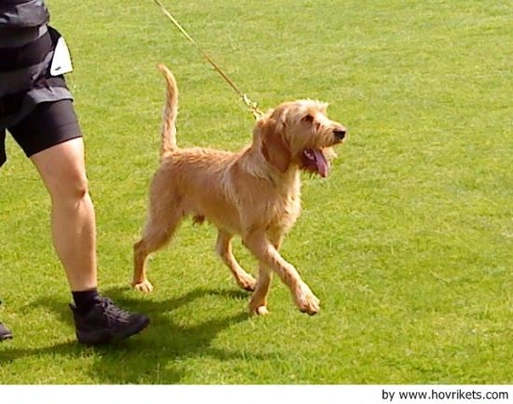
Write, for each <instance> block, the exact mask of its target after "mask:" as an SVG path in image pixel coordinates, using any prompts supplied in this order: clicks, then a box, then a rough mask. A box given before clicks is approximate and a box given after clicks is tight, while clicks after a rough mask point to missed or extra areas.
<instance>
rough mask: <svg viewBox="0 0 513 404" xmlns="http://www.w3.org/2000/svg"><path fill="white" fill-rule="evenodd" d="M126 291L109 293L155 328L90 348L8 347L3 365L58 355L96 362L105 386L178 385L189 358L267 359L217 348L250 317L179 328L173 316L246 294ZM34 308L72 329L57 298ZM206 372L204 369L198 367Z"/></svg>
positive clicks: (0, 355) (96, 374)
mask: <svg viewBox="0 0 513 404" xmlns="http://www.w3.org/2000/svg"><path fill="white" fill-rule="evenodd" d="M124 291H125V289H121V288H117V289H109V290H106V291H103V293H104V294H105V295H106V296H109V297H111V298H112V299H113V300H114V301H115V302H116V303H117V304H119V305H120V306H121V307H123V308H126V309H128V310H131V311H138V312H142V313H146V314H148V315H149V316H150V320H151V323H150V326H149V327H148V328H147V329H146V330H144V331H143V332H142V333H141V334H140V335H136V336H134V337H132V338H130V339H128V340H125V341H119V342H116V343H113V344H110V345H105V346H98V347H87V346H83V345H80V344H78V343H77V342H75V341H74V340H73V341H70V342H67V343H61V344H57V345H52V346H48V347H44V348H32V349H19V348H15V349H6V350H3V351H1V352H0V362H2V363H6V362H9V361H14V360H17V359H21V358H24V357H30V356H39V357H41V356H48V360H49V361H51V360H52V358H53V357H55V356H56V355H58V356H64V357H69V358H71V359H75V358H76V359H79V358H87V357H91V358H93V363H94V364H93V366H92V367H91V368H90V369H88V371H89V372H90V378H91V379H92V380H94V382H93V383H99V384H125V383H144V384H174V383H179V382H180V381H181V379H182V378H183V376H184V373H185V370H184V369H183V368H182V365H181V363H182V362H183V360H184V359H187V358H191V357H193V358H199V359H202V358H211V359H214V360H217V361H229V360H237V359H248V358H252V359H263V358H261V357H259V356H256V355H254V354H252V353H249V352H244V351H241V350H225V349H217V348H214V347H212V346H211V345H212V341H213V340H214V339H215V338H216V336H217V335H218V334H219V333H220V332H222V331H223V330H225V329H228V328H229V327H231V326H233V325H235V324H238V323H241V322H244V321H248V318H249V317H248V314H247V313H245V312H244V313H239V314H236V315H232V316H228V317H224V318H214V319H212V320H208V321H205V322H203V323H200V324H196V325H192V326H187V325H181V324H176V323H175V322H173V320H172V318H171V317H170V316H169V312H171V311H173V310H175V309H177V308H179V307H181V306H184V305H187V304H189V303H191V302H193V301H194V300H196V299H200V298H202V297H204V296H212V295H218V296H221V297H224V298H226V297H228V298H236V299H246V298H247V294H246V293H243V292H240V291H227V290H224V291H219V290H210V289H195V290H193V291H191V292H189V293H187V294H185V295H183V296H181V297H178V298H174V299H168V300H164V301H161V302H154V301H149V300H147V301H146V300H140V299H135V298H132V297H127V295H126V293H124ZM33 305H36V306H39V307H41V306H42V307H45V308H47V309H49V310H51V311H53V312H55V313H57V314H58V315H59V316H60V317H61V320H62V321H63V322H65V323H68V324H70V326H73V325H72V318H71V314H70V312H69V309H68V308H67V307H66V305H63V304H62V301H57V300H55V299H53V298H52V297H45V298H41V299H39V300H37V301H36V302H34V303H33ZM198 371H201V369H198Z"/></svg>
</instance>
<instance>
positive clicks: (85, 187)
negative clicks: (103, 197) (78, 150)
mask: <svg viewBox="0 0 513 404" xmlns="http://www.w3.org/2000/svg"><path fill="white" fill-rule="evenodd" d="M50 194H51V197H52V199H53V200H54V201H61V202H72V203H75V202H80V201H81V200H83V199H84V198H87V197H89V182H88V180H87V177H86V175H85V173H83V172H81V171H70V172H67V173H66V174H65V175H63V176H62V177H61V178H60V181H59V182H58V184H56V185H55V186H54V187H53V189H50Z"/></svg>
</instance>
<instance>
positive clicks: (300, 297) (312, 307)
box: [295, 287, 321, 316]
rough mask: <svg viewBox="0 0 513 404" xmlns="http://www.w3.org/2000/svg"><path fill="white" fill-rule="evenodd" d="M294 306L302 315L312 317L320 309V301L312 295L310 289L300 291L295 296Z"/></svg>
mask: <svg viewBox="0 0 513 404" xmlns="http://www.w3.org/2000/svg"><path fill="white" fill-rule="evenodd" d="M295 300H296V305H297V307H298V308H299V311H301V312H302V313H306V314H309V315H310V316H313V315H314V314H317V313H318V312H319V310H320V309H321V306H320V305H321V301H320V300H319V299H318V298H317V297H316V296H315V295H314V294H313V293H312V291H311V290H310V288H308V287H306V289H303V290H301V291H300V292H298V293H297V295H296V296H295Z"/></svg>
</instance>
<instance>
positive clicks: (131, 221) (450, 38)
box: [0, 0, 513, 384]
mask: <svg viewBox="0 0 513 404" xmlns="http://www.w3.org/2000/svg"><path fill="white" fill-rule="evenodd" d="M175 3H176V4H175ZM164 4H166V6H167V7H169V8H170V10H171V11H172V12H173V13H174V15H175V16H176V17H177V18H178V19H179V20H180V21H181V22H182V24H183V25H184V26H185V27H186V28H187V29H188V30H189V31H190V33H191V34H192V35H193V36H194V38H195V39H196V40H197V41H198V42H199V43H200V44H202V46H203V47H204V48H205V49H206V50H207V51H208V52H209V53H211V54H212V55H213V56H214V59H215V60H216V61H217V62H218V63H219V64H220V65H221V66H223V68H224V69H225V70H226V72H227V73H228V74H229V75H230V77H231V78H232V79H233V80H234V81H235V82H236V83H237V85H238V86H240V87H241V88H242V89H243V90H244V91H246V92H247V93H248V95H249V96H250V97H251V98H252V99H254V100H257V101H259V102H260V104H261V107H262V108H264V109H265V108H267V107H271V106H273V105H275V104H277V103H278V102H280V101H283V100H288V99H295V98H302V97H310V98H319V99H322V100H325V101H328V102H330V103H331V107H330V115H331V116H332V117H333V118H335V119H337V120H339V121H341V122H343V123H344V124H346V125H347V126H348V127H349V129H350V132H351V135H350V141H349V142H348V143H347V144H346V145H344V146H343V147H342V148H340V149H339V155H340V158H339V159H338V160H337V161H336V163H335V166H334V168H333V170H332V173H331V176H330V178H328V179H327V180H322V179H319V178H309V177H308V176H305V177H304V179H303V206H304V211H303V215H302V216H301V218H300V220H299V222H298V223H297V225H296V227H295V228H294V230H293V231H292V233H291V235H290V237H289V238H288V239H287V240H286V243H285V245H284V247H283V255H284V256H285V257H286V258H287V259H288V260H289V261H291V262H292V263H294V264H295V265H296V266H297V267H298V268H299V270H300V271H301V273H302V275H303V277H304V279H305V280H306V281H307V282H308V283H309V284H310V285H311V287H312V289H313V290H314V291H315V292H316V293H317V294H318V295H319V297H320V298H321V300H322V312H321V314H319V315H318V316H315V317H312V318H310V317H307V316H305V315H302V314H300V313H299V312H298V311H297V310H296V309H295V308H294V307H293V304H292V301H291V298H290V296H289V293H288V291H287V290H286V288H285V287H284V286H283V285H282V284H281V283H280V282H278V281H275V282H274V284H273V288H272V290H271V296H270V309H271V311H272V313H271V315H269V316H268V317H265V318H249V317H248V316H247V314H246V304H247V301H248V295H247V294H245V293H243V292H239V291H238V290H237V288H236V286H235V284H234V282H233V280H232V279H231V278H230V275H229V273H228V271H227V270H226V269H225V268H224V267H223V265H222V264H221V263H220V261H219V260H218V259H217V258H216V257H215V254H214V253H213V243H214V240H215V231H214V230H213V229H212V228H210V227H208V226H205V227H200V228H198V227H194V228H193V227H192V225H190V224H185V225H184V226H183V227H182V229H181V231H180V232H179V234H178V236H177V238H176V241H175V242H174V243H173V245H172V247H171V248H168V249H166V250H164V251H163V252H161V253H159V254H158V255H156V256H155V257H154V259H153V260H152V263H151V267H150V273H149V276H150V279H151V280H152V281H153V282H154V285H155V286H156V289H155V291H154V293H153V294H151V295H141V294H138V293H136V292H135V291H132V290H130V289H129V288H128V284H129V279H130V275H131V265H132V264H131V254H132V252H131V245H132V243H133V242H134V241H135V240H136V238H137V237H138V235H139V232H140V229H141V226H142V224H143V222H144V218H145V210H146V191H147V187H148V183H149V179H150V177H151V175H152V173H153V172H154V169H155V168H156V165H157V153H158V152H157V150H158V141H159V139H158V129H159V125H160V111H161V106H162V101H163V81H162V78H161V77H160V75H159V74H158V72H157V70H156V69H155V65H156V63H158V62H165V63H166V64H168V65H169V66H170V67H171V68H172V69H173V71H174V73H175V75H176V76H177V79H178V82H179V86H180V88H181V100H180V103H181V115H180V122H179V124H180V127H179V142H180V144H181V145H183V146H190V145H203V146H215V147H219V148H224V149H229V150H236V149H238V148H239V147H241V146H242V145H244V144H245V143H246V142H247V141H248V140H249V136H250V130H251V126H252V118H251V116H250V115H249V114H248V113H246V111H245V109H244V105H243V104H242V103H240V102H239V100H238V99H237V97H236V96H234V94H233V93H232V91H231V89H230V88H229V87H228V86H227V85H226V84H225V83H224V82H223V81H222V80H221V79H219V77H218V76H217V75H216V73H215V72H213V71H212V68H211V67H210V66H209V65H207V64H206V63H205V62H204V61H203V60H202V58H201V56H200V55H199V54H198V52H197V51H196V50H195V49H194V48H193V47H192V46H191V45H190V44H189V43H188V42H186V40H185V39H184V38H182V37H181V36H180V34H179V33H178V31H176V29H175V28H174V27H173V26H172V25H171V24H170V23H169V22H168V21H167V20H166V19H165V17H164V16H163V15H162V14H161V12H160V10H159V9H158V8H157V7H155V6H154V5H153V3H152V2H151V1H145V2H141V1H135V0H128V1H124V2H114V1H111V0H107V1H102V2H100V1H92V2H87V3H81V2H75V1H71V0H50V1H49V7H50V9H51V11H52V15H53V17H52V18H53V19H52V21H53V24H54V25H55V26H56V27H58V28H59V29H60V30H61V31H62V32H63V33H64V34H65V35H66V38H67V42H68V43H69V44H70V46H71V49H72V55H73V57H74V62H75V72H74V73H73V74H71V75H70V76H69V78H68V81H69V85H70V87H71V88H72V90H73V93H74V95H75V97H76V107H77V110H78V113H79V115H80V119H81V124H82V127H83V130H84V133H85V136H86V143H87V160H88V172H89V178H90V182H91V191H92V195H93V198H94V201H95V205H96V209H97V216H98V232H99V234H98V238H99V240H98V243H99V247H98V250H99V251H98V253H99V262H100V284H101V290H102V291H103V292H104V293H105V294H107V295H109V296H111V297H113V298H114V299H115V300H116V301H118V302H119V303H121V304H123V305H124V306H126V307H129V308H131V309H134V310H140V311H144V312H146V313H148V314H149V315H150V316H151V319H152V325H151V327H150V328H149V329H148V330H146V332H145V333H144V334H142V335H140V336H137V337H135V338H133V339H132V340H130V341H127V342H125V343H123V344H120V345H118V346H114V347H105V348H84V347H81V346H79V345H77V344H76V343H75V341H74V338H73V328H72V324H71V322H70V320H71V319H70V313H69V311H68V308H67V307H66V304H67V302H68V301H69V299H70V297H69V292H68V289H67V285H66V283H65V277H64V275H63V271H62V269H61V267H60V265H59V263H58V262H57V260H56V258H55V255H54V253H53V251H52V247H51V240H50V237H49V230H48V215H47V212H48V209H49V200H48V197H47V195H46V193H45V190H44V189H43V187H42V185H41V183H40V181H39V179H38V178H37V175H36V173H35V171H34V169H33V168H32V167H31V165H30V162H29V161H27V160H26V159H25V158H24V157H23V156H22V153H21V152H20V150H19V149H18V148H17V147H16V146H15V145H14V144H13V142H12V141H11V140H10V139H9V143H8V153H9V162H8V164H7V165H6V166H4V167H3V168H2V170H1V174H0V176H1V177H0V187H1V189H2V192H1V193H0V206H1V207H2V208H1V210H0V240H2V248H1V249H0V263H1V268H2V283H1V293H2V294H1V296H2V298H3V300H4V301H5V302H6V305H5V308H4V309H2V311H1V312H0V318H1V319H2V321H4V322H5V323H7V324H8V325H9V326H10V327H11V328H12V329H13V330H14V332H15V333H16V338H15V339H14V340H13V341H12V342H9V343H5V344H3V345H1V346H0V362H1V366H0V382H1V383H5V384H12V383H16V384H18V383H69V384H74V383H105V384H110V383H116V384H117V383H147V384H153V383H155V384H172V383H183V384H189V383H191V384H196V383H199V384H234V383H237V384H250V383H251V384H270V383H272V384H299V383H301V384H321V383H322V384H360V383H363V384H367V383H377V384H385V383H397V384H402V383H405V384H418V383H420V384H427V383H447V384H451V383H455V384H466V383H473V384H502V383H506V384H511V383H512V382H513V379H512V376H511V375H513V361H512V358H513V347H512V346H511V339H512V337H513V329H512V326H511V319H512V315H513V313H512V310H513V301H512V300H513V297H512V293H511V290H512V287H513V278H512V276H511V272H510V271H511V266H512V264H513V175H512V173H511V167H512V166H513V153H511V151H512V150H513V130H512V128H513V118H512V117H513V106H512V104H511V94H513V37H512V36H511V34H510V26H511V15H512V13H513V6H512V5H511V4H510V3H509V2H504V1H490V2H486V3H484V2H481V1H477V0H476V1H462V0H454V1H451V2H446V1H430V2H417V1H406V0H403V1H398V0H376V1H372V2H363V3H362V2H361V1H351V0H349V1H345V2H343V4H342V3H341V2H338V1H335V0H325V1H322V2H315V1H312V0H298V1H291V0H285V1H281V2H275V1H271V0H262V1H260V2H258V5H256V3H254V2H250V1H247V0H244V1H239V2H229V1H226V0H211V1H209V2H198V1H195V2H194V1H189V2H174V3H173V2H169V1H168V2H165V3H164ZM236 253H237V255H238V256H239V257H240V259H241V262H242V263H243V264H244V266H245V267H247V268H252V267H254V265H255V263H254V261H253V260H252V258H251V257H250V256H249V255H248V254H247V253H246V251H245V250H244V249H243V248H242V247H240V246H239V247H238V248H237V249H236Z"/></svg>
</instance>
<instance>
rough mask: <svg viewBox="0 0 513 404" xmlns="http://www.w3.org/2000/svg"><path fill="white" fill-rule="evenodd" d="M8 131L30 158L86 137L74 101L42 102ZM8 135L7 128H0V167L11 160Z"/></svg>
mask: <svg viewBox="0 0 513 404" xmlns="http://www.w3.org/2000/svg"><path fill="white" fill-rule="evenodd" d="M7 130H8V131H9V133H10V134H11V135H12V137H13V138H14V140H15V141H16V143H18V144H19V145H20V147H21V148H22V149H23V151H24V152H25V154H26V155H27V157H30V156H32V155H33V154H36V153H38V152H40V151H43V150H45V149H48V148H50V147H52V146H55V145H57V144H60V143H63V142H66V141H67V140H71V139H74V138H77V137H81V136H82V134H81V130H80V126H79V124H78V119H77V115H76V114H75V110H74V108H73V102H72V101H71V100H69V99H64V100H58V101H51V102H42V103H39V104H37V105H36V106H35V107H34V109H33V110H32V111H31V112H30V113H29V114H28V115H27V116H26V117H25V118H23V119H22V120H21V121H20V122H19V123H17V124H16V125H14V126H11V127H8V128H7ZM5 135H6V131H5V129H2V128H0V166H1V165H2V164H3V163H5V161H6V159H7V156H6V153H5Z"/></svg>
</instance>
